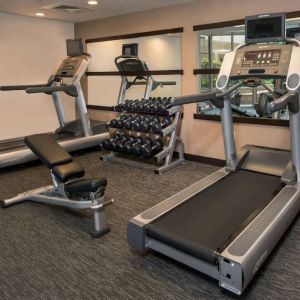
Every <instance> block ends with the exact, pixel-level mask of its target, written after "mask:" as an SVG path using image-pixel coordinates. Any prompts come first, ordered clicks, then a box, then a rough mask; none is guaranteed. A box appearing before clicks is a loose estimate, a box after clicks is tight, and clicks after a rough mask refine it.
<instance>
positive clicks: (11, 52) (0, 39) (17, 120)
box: [0, 13, 75, 140]
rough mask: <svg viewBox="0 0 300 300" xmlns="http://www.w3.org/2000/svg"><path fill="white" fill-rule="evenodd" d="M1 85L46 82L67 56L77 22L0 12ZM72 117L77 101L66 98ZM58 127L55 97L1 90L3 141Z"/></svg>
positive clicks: (67, 111) (0, 121)
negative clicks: (70, 39)
mask: <svg viewBox="0 0 300 300" xmlns="http://www.w3.org/2000/svg"><path fill="white" fill-rule="evenodd" d="M0 24H1V26H0V85H12V84H37V83H43V82H46V81H47V80H48V78H49V76H50V75H51V73H52V72H53V71H54V69H55V68H56V67H57V65H58V64H59V63H60V61H61V60H62V59H63V58H64V57H65V56H66V44H65V41H66V39H68V38H73V37H74V25H73V24H71V23H66V22H56V21H48V20H42V19H38V18H31V17H22V16H18V15H13V14H6V13H0ZM64 107H65V111H66V116H67V119H68V120H72V119H74V117H75V104H74V100H73V99H71V98H66V99H64ZM56 127H58V121H57V118H56V114H55V110H54V106H53V102H52V98H51V97H50V96H48V95H45V94H36V95H27V94H26V93H24V92H22V91H18V92H1V93H0V140H2V139H7V138H14V137H19V136H23V135H28V134H32V133H39V132H48V131H52V130H54V129H55V128H56Z"/></svg>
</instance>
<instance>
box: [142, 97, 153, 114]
mask: <svg viewBox="0 0 300 300" xmlns="http://www.w3.org/2000/svg"><path fill="white" fill-rule="evenodd" d="M154 100H155V98H152V97H150V98H149V99H148V100H146V101H145V103H144V110H143V112H145V113H151V108H152V105H153V104H154Z"/></svg>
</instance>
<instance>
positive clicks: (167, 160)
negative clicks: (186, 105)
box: [100, 106, 185, 175]
mask: <svg viewBox="0 0 300 300" xmlns="http://www.w3.org/2000/svg"><path fill="white" fill-rule="evenodd" d="M124 113H126V114H133V112H131V111H123V112H122V113H121V114H124ZM134 114H141V115H145V116H146V115H151V116H157V117H167V116H169V117H173V122H172V123H171V124H170V125H169V126H167V127H166V128H163V129H162V131H161V134H160V137H162V138H166V137H167V139H166V140H167V142H166V143H165V144H164V147H163V149H162V150H161V151H160V152H159V153H157V154H156V155H155V156H154V160H155V162H156V163H158V164H159V163H161V162H163V161H164V164H163V165H161V166H160V167H158V168H157V169H155V171H154V172H155V174H159V175H161V174H163V173H165V172H167V171H168V170H170V169H172V168H174V167H176V166H178V165H180V164H183V163H184V162H185V159H184V144H183V142H182V140H181V138H180V135H179V131H180V122H181V118H182V109H181V106H174V107H171V108H169V109H168V110H167V112H166V113H165V114H155V115H154V114H150V113H149V114H148V113H139V112H134ZM110 130H111V129H110ZM117 131H119V132H126V133H129V132H130V133H132V132H135V133H141V134H145V133H144V132H143V133H142V132H140V131H134V130H131V129H129V130H128V129H123V128H120V129H118V130H117ZM111 135H112V132H111ZM147 135H148V136H149V135H155V136H157V134H154V133H147ZM176 149H177V150H178V158H177V159H174V151H175V150H176ZM120 154H121V153H119V152H114V151H110V152H109V153H106V154H102V155H101V156H100V159H101V160H102V161H107V160H111V159H113V158H114V157H117V156H119V155H120Z"/></svg>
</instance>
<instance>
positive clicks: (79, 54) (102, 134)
mask: <svg viewBox="0 0 300 300" xmlns="http://www.w3.org/2000/svg"><path fill="white" fill-rule="evenodd" d="M67 53H68V57H67V58H65V59H64V60H63V61H62V63H61V64H60V66H59V67H58V69H57V70H55V72H54V73H53V74H52V75H51V76H50V78H49V80H48V82H47V83H45V84H37V85H14V86H0V90H1V91H25V92H26V93H28V94H33V93H46V94H48V95H51V96H52V99H53V102H54V106H55V110H56V114H57V117H58V121H59V125H60V127H59V128H58V129H56V130H55V132H53V133H46V134H49V135H51V136H52V137H53V138H54V139H55V140H56V141H58V142H59V144H60V145H61V146H62V147H63V148H64V149H66V150H67V151H69V152H71V151H75V150H81V149H86V148H90V147H94V146H96V145H99V144H101V142H102V141H103V140H105V139H107V138H109V133H108V131H107V128H106V124H105V123H103V122H99V121H94V120H90V118H89V115H88V111H87V107H86V104H85V99H84V95H83V92H82V87H81V83H80V80H81V78H82V76H83V75H84V74H85V71H86V69H87V67H88V65H89V63H90V61H91V56H90V54H87V53H84V52H83V45H82V40H81V39H76V40H67ZM61 92H63V93H65V94H67V95H68V96H70V97H72V98H74V99H75V102H76V107H77V112H78V114H79V119H77V120H73V121H71V122H67V120H66V118H65V114H64V109H63V105H62V102H61V99H60V94H59V93H61ZM35 159H37V158H36V156H35V155H34V154H33V153H32V152H31V151H30V150H29V149H28V148H27V147H26V146H25V144H24V137H20V138H15V139H8V140H2V141H0V168H4V167H9V166H13V165H18V164H21V163H26V162H29V161H32V160H35Z"/></svg>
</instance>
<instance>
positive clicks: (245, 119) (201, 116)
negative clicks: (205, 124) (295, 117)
mask: <svg viewBox="0 0 300 300" xmlns="http://www.w3.org/2000/svg"><path fill="white" fill-rule="evenodd" d="M194 119H197V120H207V121H216V122H221V116H219V115H208V114H198V113H196V114H194ZM233 123H242V124H256V125H268V126H280V127H289V121H288V120H274V119H267V118H251V117H235V116H233Z"/></svg>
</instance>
